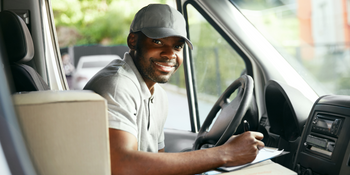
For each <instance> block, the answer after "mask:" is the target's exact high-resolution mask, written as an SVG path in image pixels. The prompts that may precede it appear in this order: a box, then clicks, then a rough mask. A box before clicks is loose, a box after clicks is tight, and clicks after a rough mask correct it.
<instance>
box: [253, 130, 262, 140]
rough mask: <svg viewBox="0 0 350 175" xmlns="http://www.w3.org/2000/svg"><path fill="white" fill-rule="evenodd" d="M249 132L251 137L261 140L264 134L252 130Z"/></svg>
mask: <svg viewBox="0 0 350 175" xmlns="http://www.w3.org/2000/svg"><path fill="white" fill-rule="evenodd" d="M251 134H252V136H253V137H255V138H256V139H258V140H261V139H263V138H264V134H262V133H260V132H254V131H251Z"/></svg>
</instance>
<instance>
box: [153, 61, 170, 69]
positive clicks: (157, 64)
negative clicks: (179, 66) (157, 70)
mask: <svg viewBox="0 0 350 175" xmlns="http://www.w3.org/2000/svg"><path fill="white" fill-rule="evenodd" d="M154 63H156V62H154ZM156 65H158V66H162V67H167V68H168V67H172V66H164V65H161V64H158V63H156Z"/></svg>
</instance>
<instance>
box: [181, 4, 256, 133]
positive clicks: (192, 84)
mask: <svg viewBox="0 0 350 175" xmlns="http://www.w3.org/2000/svg"><path fill="white" fill-rule="evenodd" d="M176 4H177V9H178V10H179V11H180V12H181V13H182V14H183V15H184V18H185V20H186V24H187V25H186V26H187V27H186V30H187V37H188V38H189V39H191V37H190V33H189V27H190V26H189V22H188V13H187V5H192V6H193V7H194V8H195V9H196V10H197V11H198V12H199V13H200V14H201V15H202V16H203V17H204V18H205V19H206V20H207V21H208V23H209V24H210V25H211V26H212V27H213V28H214V29H215V30H216V31H217V32H218V33H219V34H220V35H221V36H222V37H223V38H224V39H225V41H226V42H227V43H228V44H229V45H230V46H231V47H232V48H233V50H235V51H236V52H237V54H238V55H239V56H240V57H241V58H242V60H243V62H244V63H245V67H246V71H247V74H248V75H250V76H252V77H253V67H252V63H251V61H250V60H249V58H248V56H247V55H246V54H245V53H244V52H243V51H242V49H240V47H239V46H238V45H237V44H236V43H235V42H234V41H233V40H232V39H230V37H229V36H228V34H227V33H226V32H225V31H224V30H223V29H222V28H221V27H220V26H219V24H218V23H217V22H216V21H215V20H214V19H212V18H211V16H210V15H209V14H208V13H207V12H206V11H205V9H203V8H202V7H201V6H200V4H198V3H197V2H196V1H194V0H184V1H182V0H176ZM195 48H196V46H194V49H195ZM193 63H194V60H193V56H192V51H191V50H189V49H188V47H187V49H185V52H184V61H183V65H184V74H185V81H186V91H187V99H188V108H189V112H190V114H189V116H190V121H191V131H192V132H195V133H197V132H198V131H199V129H200V119H199V108H198V99H197V91H196V79H195V76H194V65H193ZM253 79H254V77H253Z"/></svg>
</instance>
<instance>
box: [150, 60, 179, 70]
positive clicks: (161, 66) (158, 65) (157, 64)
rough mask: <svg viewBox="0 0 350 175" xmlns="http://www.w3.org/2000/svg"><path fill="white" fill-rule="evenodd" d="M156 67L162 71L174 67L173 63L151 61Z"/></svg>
mask: <svg viewBox="0 0 350 175" xmlns="http://www.w3.org/2000/svg"><path fill="white" fill-rule="evenodd" d="M153 63H154V64H155V65H156V66H157V68H158V69H159V70H160V71H162V72H171V71H173V70H174V69H175V65H174V64H167V63H164V64H165V65H164V64H161V63H159V62H153Z"/></svg>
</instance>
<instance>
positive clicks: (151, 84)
mask: <svg viewBox="0 0 350 175" xmlns="http://www.w3.org/2000/svg"><path fill="white" fill-rule="evenodd" d="M129 54H130V56H131V58H132V59H133V61H134V64H135V59H137V58H136V56H135V51H130V52H129ZM135 66H136V68H137V69H138V70H139V68H138V66H137V65H136V64H135ZM139 72H140V70H139ZM140 73H141V72H140ZM141 77H142V79H143V81H144V82H145V83H146V85H147V87H148V90H149V91H150V92H151V94H152V95H153V93H154V85H155V84H156V82H154V81H153V80H151V79H149V78H148V77H147V76H145V75H142V74H141Z"/></svg>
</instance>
